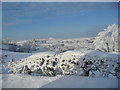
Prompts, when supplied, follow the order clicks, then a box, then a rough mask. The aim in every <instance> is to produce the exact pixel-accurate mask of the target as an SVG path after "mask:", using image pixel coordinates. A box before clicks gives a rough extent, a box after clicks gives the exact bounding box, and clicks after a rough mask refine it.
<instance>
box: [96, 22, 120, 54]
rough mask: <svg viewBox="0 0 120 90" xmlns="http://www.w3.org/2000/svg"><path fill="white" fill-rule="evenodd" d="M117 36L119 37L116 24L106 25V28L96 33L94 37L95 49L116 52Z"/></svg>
mask: <svg viewBox="0 0 120 90" xmlns="http://www.w3.org/2000/svg"><path fill="white" fill-rule="evenodd" d="M118 38H120V36H119V32H118V25H116V24H113V25H111V26H108V27H107V29H104V31H102V32H100V33H98V36H97V37H96V38H95V40H94V45H95V49H96V50H101V51H105V52H118V43H119V42H118ZM119 44H120V43H119Z"/></svg>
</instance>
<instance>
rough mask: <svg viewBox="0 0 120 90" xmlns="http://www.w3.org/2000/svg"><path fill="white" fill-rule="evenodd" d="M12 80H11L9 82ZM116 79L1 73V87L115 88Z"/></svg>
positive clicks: (116, 84) (116, 85)
mask: <svg viewBox="0 0 120 90" xmlns="http://www.w3.org/2000/svg"><path fill="white" fill-rule="evenodd" d="M11 81H12V82H11ZM117 87H118V80H117V79H111V78H101V77H97V78H95V77H81V76H55V77H46V76H30V75H25V74H6V75H3V88H117Z"/></svg>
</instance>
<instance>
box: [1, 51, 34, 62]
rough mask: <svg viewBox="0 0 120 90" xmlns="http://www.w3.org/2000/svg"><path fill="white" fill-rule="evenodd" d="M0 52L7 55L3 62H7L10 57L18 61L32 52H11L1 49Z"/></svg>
mask: <svg viewBox="0 0 120 90" xmlns="http://www.w3.org/2000/svg"><path fill="white" fill-rule="evenodd" d="M2 54H3V55H7V57H6V58H5V59H4V62H8V61H9V60H11V59H13V60H14V61H18V60H20V59H22V58H26V57H28V56H30V55H32V53H20V52H11V51H5V50H2Z"/></svg>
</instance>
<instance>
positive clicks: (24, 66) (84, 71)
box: [8, 51, 120, 78]
mask: <svg viewBox="0 0 120 90" xmlns="http://www.w3.org/2000/svg"><path fill="white" fill-rule="evenodd" d="M93 52H94V51H93ZM93 52H91V53H92V55H91V54H89V53H88V54H85V52H83V51H81V52H77V51H67V52H64V53H60V54H56V53H51V52H50V53H38V54H35V55H32V56H30V57H28V58H25V59H22V60H20V61H17V62H13V60H12V61H11V62H10V63H9V65H8V68H9V69H10V72H12V73H26V74H30V75H32V74H34V73H38V74H39V75H45V76H55V75H58V74H61V75H83V76H94V75H95V76H96V71H97V72H98V73H99V76H103V77H108V76H109V75H110V74H111V75H113V76H115V77H117V78H120V70H119V68H120V63H119V62H118V60H117V59H118V57H117V56H115V57H116V58H113V57H112V56H111V57H110V56H109V54H107V53H104V52H101V53H100V52H99V51H96V52H94V53H93ZM97 53H98V54H97ZM100 54H101V56H100Z"/></svg>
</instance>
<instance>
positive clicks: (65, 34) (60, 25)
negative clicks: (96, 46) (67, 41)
mask: <svg viewBox="0 0 120 90" xmlns="http://www.w3.org/2000/svg"><path fill="white" fill-rule="evenodd" d="M111 24H118V3H117V2H3V3H2V36H3V38H9V39H13V40H25V39H34V38H49V37H53V38H79V37H94V36H96V35H97V34H98V33H99V32H100V31H103V29H104V28H106V27H107V26H108V25H111Z"/></svg>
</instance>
